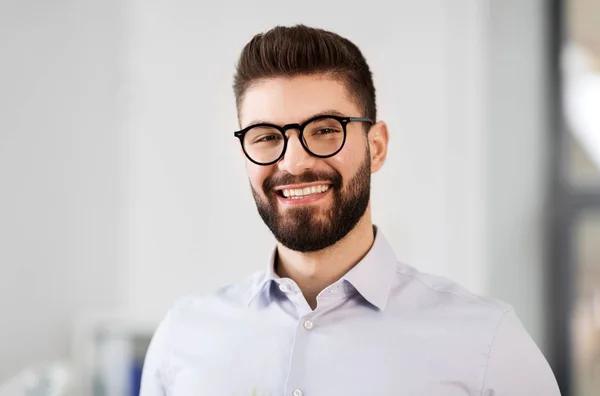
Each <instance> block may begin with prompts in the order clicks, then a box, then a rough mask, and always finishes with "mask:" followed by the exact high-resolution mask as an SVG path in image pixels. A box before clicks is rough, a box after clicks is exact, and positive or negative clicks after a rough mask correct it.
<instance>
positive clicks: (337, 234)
mask: <svg viewBox="0 0 600 396" xmlns="http://www.w3.org/2000/svg"><path fill="white" fill-rule="evenodd" d="M368 153H369V151H368V150H367V155H366V157H365V159H364V161H363V163H362V164H361V166H360V167H359V169H358V170H357V171H356V173H355V174H354V176H352V178H351V179H350V180H349V181H348V183H347V184H346V185H345V186H344V183H343V180H342V176H341V175H340V174H339V173H338V172H336V171H333V172H327V173H325V172H319V173H316V172H312V171H306V172H304V173H302V174H301V175H299V176H293V175H291V174H289V173H286V174H283V175H280V176H276V175H272V176H269V177H267V178H266V179H265V181H264V182H263V185H262V188H263V191H264V192H265V195H266V197H267V200H266V201H265V200H264V199H263V198H262V197H261V196H260V195H259V194H258V192H257V191H256V190H255V189H254V187H253V186H252V185H250V187H251V188H252V195H253V196H254V201H255V202H256V207H257V209H258V213H259V215H260V217H261V218H262V219H263V221H264V222H265V224H266V225H267V227H268V228H269V229H270V230H271V232H272V233H273V235H274V236H275V239H277V241H279V243H281V244H282V245H283V246H285V247H287V248H288V249H291V250H295V251H297V252H304V253H305V252H315V251H318V250H322V249H325V248H327V247H329V246H332V245H334V244H335V243H337V242H338V241H339V240H341V239H342V238H344V237H345V236H346V235H347V234H348V233H349V232H350V231H352V229H354V227H355V226H356V224H357V223H358V222H359V220H360V219H361V218H362V217H363V215H364V214H365V211H366V210H367V207H368V205H369V199H370V190H371V158H370V156H369V154H368ZM320 181H322V182H325V183H330V187H329V190H328V192H331V194H332V198H333V202H332V203H331V205H330V207H329V208H327V209H322V208H320V207H316V205H315V206H312V205H303V206H302V207H290V208H287V209H286V210H285V211H284V212H283V213H282V212H280V211H279V210H278V202H277V201H278V200H277V197H276V196H274V194H273V188H275V187H277V186H280V185H286V184H300V183H312V182H320Z"/></svg>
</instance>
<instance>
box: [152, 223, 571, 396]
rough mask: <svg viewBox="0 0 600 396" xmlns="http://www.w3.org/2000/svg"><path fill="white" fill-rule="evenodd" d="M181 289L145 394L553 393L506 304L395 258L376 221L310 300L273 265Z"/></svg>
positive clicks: (158, 340) (161, 332) (155, 346)
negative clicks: (313, 303) (333, 278)
mask: <svg viewBox="0 0 600 396" xmlns="http://www.w3.org/2000/svg"><path fill="white" fill-rule="evenodd" d="M273 258H274V253H273V255H272V256H271V260H270V264H269V266H268V269H267V270H266V271H263V272H261V273H257V274H255V275H254V276H252V277H250V278H249V279H247V280H246V281H244V282H241V283H238V284H235V285H231V286H228V287H225V288H223V289H221V290H219V291H218V292H216V293H213V294H211V295H207V296H190V297H186V298H182V299H181V300H180V301H178V302H177V303H176V304H174V306H173V308H172V309H171V310H170V312H169V313H168V315H167V316H166V318H165V319H164V320H163V321H162V323H161V324H160V326H159V328H158V329H157V331H156V333H155V335H154V337H153V340H152V342H151V344H150V347H149V349H148V352H147V355H146V362H145V365H144V371H143V376H142V388H141V396H230V395H235V396H252V395H255V396H263V395H264V396H267V395H270V396H282V395H289V396H347V395H356V396H376V395H382V396H383V395H386V396H387V395H399V396H400V395H402V396H409V395H410V396H413V395H423V396H432V395H444V396H465V395H477V396H556V395H559V394H560V393H559V390H558V387H557V384H556V380H555V378H554V375H553V374H552V371H551V370H550V367H549V366H548V363H547V362H546V360H545V358H544V356H543V355H542V353H541V352H540V350H539V349H538V347H537V346H536V345H535V343H534V342H533V341H532V339H531V338H530V337H529V335H528V334H527V332H526V331H525V330H524V328H523V326H522V325H521V323H520V321H519V319H518V318H517V316H516V315H515V312H514V311H513V309H512V308H511V307H510V306H508V305H506V304H505V303H502V302H500V301H497V300H493V299H489V298H483V297H480V296H476V295H474V294H472V293H469V292H468V291H466V290H465V289H463V288H461V287H460V286H458V285H457V284H456V283H453V282H451V281H449V280H447V279H444V278H441V277H436V276H432V275H426V274H424V273H421V272H419V271H417V270H416V269H414V268H412V267H410V266H408V265H405V264H400V263H399V262H398V261H397V260H396V257H395V256H394V253H393V251H392V249H391V248H390V246H389V245H388V243H387V242H386V240H385V238H384V237H383V235H382V233H381V231H377V232H376V237H375V242H374V244H373V246H372V248H371V250H370V251H369V253H368V254H367V255H366V256H365V257H364V258H363V259H362V260H361V261H360V262H359V263H358V264H357V265H356V266H355V267H354V268H353V269H352V270H350V271H349V272H348V273H347V274H346V275H345V276H344V277H343V278H342V279H340V280H339V281H337V282H335V283H334V284H333V285H331V286H330V287H328V288H326V289H325V290H323V291H322V292H321V293H320V294H319V296H318V298H317V304H318V305H317V308H316V309H315V310H314V311H313V310H312V309H311V308H310V307H309V305H308V303H307V302H306V300H305V299H304V297H303V295H302V293H301V292H300V289H299V288H298V286H297V285H296V284H295V282H294V281H292V280H291V279H287V278H284V279H281V278H279V277H278V276H277V274H276V273H275V272H274V269H273V262H274V261H273Z"/></svg>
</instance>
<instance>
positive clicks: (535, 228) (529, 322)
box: [484, 0, 551, 347]
mask: <svg viewBox="0 0 600 396" xmlns="http://www.w3.org/2000/svg"><path fill="white" fill-rule="evenodd" d="M548 7H549V5H548V2H545V1H543V0H530V1H519V0H503V1H492V2H491V3H490V16H491V18H490V24H489V27H488V32H489V36H488V37H489V43H490V45H489V46H488V47H487V49H486V70H487V79H486V80H487V84H488V89H487V93H486V109H485V112H486V128H485V131H486V135H487V136H488V138H487V139H488V141H487V149H486V159H485V165H484V166H485V169H486V173H487V175H486V187H485V188H486V191H487V196H486V212H487V213H488V221H487V224H486V235H487V238H488V244H487V252H486V257H487V259H486V263H487V267H488V268H489V271H488V274H487V282H486V283H487V284H488V290H489V293H492V294H493V295H495V296H497V297H499V298H501V299H504V300H506V301H508V302H510V303H512V304H513V305H514V306H515V307H516V309H517V312H518V313H519V316H520V317H521V320H522V321H523V323H524V325H525V327H526V328H527V329H528V330H529V331H530V333H531V334H532V336H533V337H534V339H535V340H536V341H537V342H538V344H541V346H542V347H544V346H545V345H546V339H545V337H544V336H545V332H544V325H545V324H546V323H545V313H546V311H547V310H548V309H550V308H551V307H548V306H546V300H545V298H544V295H545V293H546V290H545V284H544V282H545V280H546V279H549V275H548V274H547V273H548V271H549V266H550V262H549V261H548V260H546V259H545V250H544V238H545V235H544V232H545V230H544V227H545V226H546V224H547V223H546V220H547V217H548V215H546V214H545V213H546V211H547V210H548V207H547V205H546V204H547V202H546V198H545V194H546V189H547V183H548V180H549V179H548V178H549V177H550V175H549V173H548V170H549V164H548V161H549V159H550V158H549V156H548V150H549V147H550V146H549V144H550V142H549V139H550V135H551V131H550V130H549V129H548V128H547V126H548V122H549V119H550V118H549V117H548V116H547V114H548V113H547V111H548V107H547V102H546V100H547V92H548V91H547V88H546V87H547V86H548V85H547V84H549V83H550V81H549V80H548V78H549V76H548V73H547V62H548V60H549V59H550V57H549V56H548V52H547V51H548V47H547V45H548V37H547V36H546V35H545V32H546V29H547V23H548V21H547V19H546V18H547V15H548V12H549V11H548Z"/></svg>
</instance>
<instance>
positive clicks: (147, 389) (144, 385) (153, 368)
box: [140, 315, 169, 396]
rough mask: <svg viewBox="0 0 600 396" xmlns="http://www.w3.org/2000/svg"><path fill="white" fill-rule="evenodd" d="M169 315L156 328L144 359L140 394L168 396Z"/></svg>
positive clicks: (144, 395) (141, 395)
mask: <svg viewBox="0 0 600 396" xmlns="http://www.w3.org/2000/svg"><path fill="white" fill-rule="evenodd" d="M168 320H169V315H167V317H166V318H165V319H164V320H163V321H162V322H161V323H160V325H159V326H158V328H157V329H156V331H155V333H154V335H153V337H152V340H151V341H150V345H149V346H148V350H147V352H146V357H145V360H144V367H143V371H142V381H141V385H140V396H167V391H166V386H165V384H164V375H163V374H164V373H163V370H164V364H165V358H166V355H167V353H166V352H167V348H168V337H167V335H168V330H167V327H168Z"/></svg>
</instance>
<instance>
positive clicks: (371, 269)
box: [342, 227, 398, 310]
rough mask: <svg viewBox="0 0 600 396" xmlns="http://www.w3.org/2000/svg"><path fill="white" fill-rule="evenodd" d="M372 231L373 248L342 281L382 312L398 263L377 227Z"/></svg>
mask: <svg viewBox="0 0 600 396" xmlns="http://www.w3.org/2000/svg"><path fill="white" fill-rule="evenodd" d="M373 230H374V232H375V241H374V242H373V246H371V249H370V250H369V252H368V253H367V255H366V256H365V257H363V259H362V260H360V261H359V262H358V264H356V265H355V266H354V267H353V268H352V269H351V270H350V271H348V273H347V274H346V275H344V276H343V277H342V279H344V280H346V281H347V282H349V283H350V284H351V285H352V286H354V288H355V289H356V290H357V291H358V292H359V293H360V294H361V295H362V296H363V298H364V299H365V300H367V301H368V302H369V303H371V304H373V305H374V306H375V307H377V308H378V309H380V310H384V309H385V307H386V305H387V301H388V296H389V294H390V289H391V288H392V282H393V280H394V273H395V272H396V266H397V263H398V261H397V259H396V255H395V254H394V251H393V250H392V248H391V246H390V245H389V243H388V242H387V240H386V239H385V237H384V236H383V233H382V232H381V230H379V229H377V227H373Z"/></svg>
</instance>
